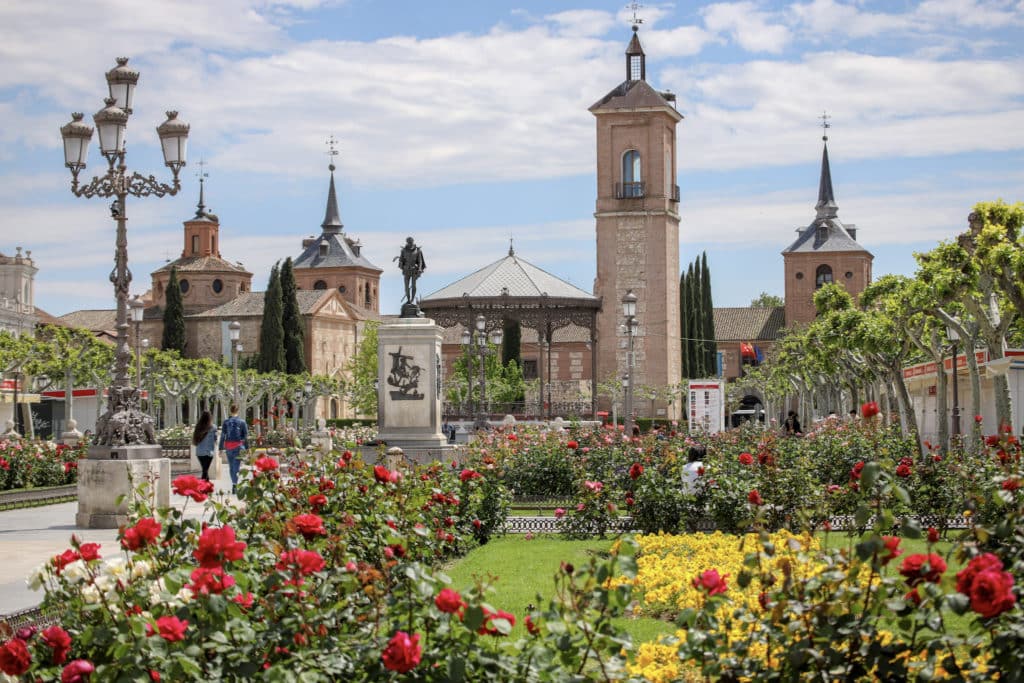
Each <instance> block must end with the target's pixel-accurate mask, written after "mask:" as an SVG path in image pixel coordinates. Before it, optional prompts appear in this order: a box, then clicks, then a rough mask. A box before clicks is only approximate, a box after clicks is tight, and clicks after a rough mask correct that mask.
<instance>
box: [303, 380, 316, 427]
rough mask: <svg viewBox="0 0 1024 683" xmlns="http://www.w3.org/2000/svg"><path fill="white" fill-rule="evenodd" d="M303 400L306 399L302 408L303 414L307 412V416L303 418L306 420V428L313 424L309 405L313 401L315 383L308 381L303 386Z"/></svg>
mask: <svg viewBox="0 0 1024 683" xmlns="http://www.w3.org/2000/svg"><path fill="white" fill-rule="evenodd" d="M302 398H303V399H304V400H303V404H304V405H303V407H302V410H303V412H305V415H304V416H303V417H305V418H306V419H305V420H304V422H305V423H306V426H307V427H309V426H310V425H311V424H312V422H310V416H309V412H310V411H309V405H310V403H311V402H312V401H311V399H312V398H313V383H312V382H310V381H309V380H308V379H307V380H306V383H305V384H304V385H302Z"/></svg>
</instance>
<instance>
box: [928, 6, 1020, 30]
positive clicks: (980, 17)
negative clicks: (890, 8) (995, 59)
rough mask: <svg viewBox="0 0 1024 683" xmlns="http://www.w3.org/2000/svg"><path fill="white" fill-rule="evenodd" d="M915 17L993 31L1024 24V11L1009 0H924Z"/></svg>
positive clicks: (937, 23) (935, 22) (938, 22)
mask: <svg viewBox="0 0 1024 683" xmlns="http://www.w3.org/2000/svg"><path fill="white" fill-rule="evenodd" d="M914 14H915V16H916V17H918V18H920V19H921V20H923V21H928V22H930V23H932V24H935V25H942V24H950V23H952V24H954V25H957V26H969V27H971V28H982V29H992V28H1003V27H1006V26H1009V25H1018V26H1019V25H1021V24H1024V8H1021V7H1020V5H1018V6H1017V7H1016V8H1014V7H1013V3H1011V2H1006V1H1005V0H994V1H989V2H986V1H985V0H924V2H922V3H921V4H920V5H919V6H918V7H917V10H916V12H915V13H914Z"/></svg>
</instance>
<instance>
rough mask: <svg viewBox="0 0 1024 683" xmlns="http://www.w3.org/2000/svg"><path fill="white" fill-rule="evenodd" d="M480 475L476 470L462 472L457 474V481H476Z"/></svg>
mask: <svg viewBox="0 0 1024 683" xmlns="http://www.w3.org/2000/svg"><path fill="white" fill-rule="evenodd" d="M480 476H481V475H480V473H479V472H477V471H476V470H468V469H467V470H462V471H461V472H459V481H469V480H470V479H478V478H479V477H480Z"/></svg>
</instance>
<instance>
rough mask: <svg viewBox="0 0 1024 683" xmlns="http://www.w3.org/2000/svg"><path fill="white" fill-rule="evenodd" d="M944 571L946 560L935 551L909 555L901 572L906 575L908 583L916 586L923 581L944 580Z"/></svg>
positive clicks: (904, 560) (936, 581)
mask: <svg viewBox="0 0 1024 683" xmlns="http://www.w3.org/2000/svg"><path fill="white" fill-rule="evenodd" d="M944 571H946V561H945V560H943V559H942V558H941V557H939V556H938V555H936V554H935V553H928V554H927V555H922V554H920V553H918V554H916V555H908V556H907V557H905V558H904V559H903V564H902V565H901V566H900V574H902V575H903V576H904V577H906V579H907V583H909V584H910V585H911V586H916V585H917V584H919V583H921V582H922V581H930V582H931V583H938V582H939V581H941V580H942V573H943V572H944Z"/></svg>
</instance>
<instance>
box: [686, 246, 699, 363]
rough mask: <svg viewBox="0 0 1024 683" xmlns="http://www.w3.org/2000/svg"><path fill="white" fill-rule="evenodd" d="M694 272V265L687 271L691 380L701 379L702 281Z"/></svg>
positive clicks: (688, 347) (688, 355)
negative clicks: (699, 304) (699, 318)
mask: <svg viewBox="0 0 1024 683" xmlns="http://www.w3.org/2000/svg"><path fill="white" fill-rule="evenodd" d="M694 270H695V268H694V265H693V264H692V263H691V264H690V266H689V267H688V268H687V269H686V321H687V322H686V326H687V328H689V331H690V335H689V337H690V338H689V341H688V343H687V345H686V356H687V363H688V364H689V366H690V377H691V378H695V377H700V357H699V355H698V354H697V340H698V339H699V338H700V327H699V326H698V325H697V294H698V291H697V287H698V283H699V282H700V280H698V279H697V278H696V274H695V272H694Z"/></svg>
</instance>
